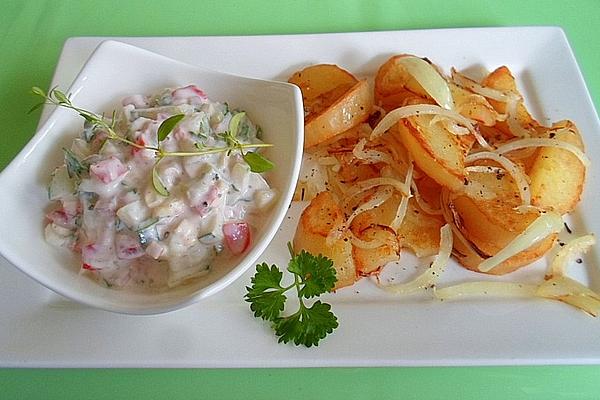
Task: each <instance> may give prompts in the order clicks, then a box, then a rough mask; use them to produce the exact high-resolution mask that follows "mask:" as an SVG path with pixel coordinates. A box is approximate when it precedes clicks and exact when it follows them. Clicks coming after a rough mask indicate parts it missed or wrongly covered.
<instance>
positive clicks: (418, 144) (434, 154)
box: [390, 115, 475, 191]
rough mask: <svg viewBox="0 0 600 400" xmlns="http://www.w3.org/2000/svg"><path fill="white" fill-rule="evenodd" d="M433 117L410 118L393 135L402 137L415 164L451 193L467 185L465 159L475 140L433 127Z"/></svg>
mask: <svg viewBox="0 0 600 400" xmlns="http://www.w3.org/2000/svg"><path fill="white" fill-rule="evenodd" d="M432 118H433V117H431V116H429V115H422V116H418V117H410V118H406V119H405V120H403V121H401V122H399V123H398V124H396V125H395V126H394V127H393V128H392V129H391V130H392V132H390V133H391V134H397V135H399V137H400V140H401V142H402V144H404V146H405V147H406V149H407V150H408V152H409V154H410V156H411V158H412V159H413V160H414V162H415V164H416V165H417V166H418V167H419V168H420V169H421V170H422V171H423V172H424V173H425V174H427V175H429V176H430V177H431V178H432V179H433V180H435V181H436V182H437V183H438V184H440V185H442V186H445V187H447V188H449V189H451V190H452V191H460V190H462V187H463V186H464V182H465V179H466V174H465V157H466V156H467V154H468V152H469V150H470V148H471V146H472V145H473V143H474V140H475V139H474V138H473V137H472V136H471V135H463V136H457V135H454V134H453V133H451V132H449V131H448V130H446V129H444V128H443V127H442V126H440V125H439V124H431V120H432Z"/></svg>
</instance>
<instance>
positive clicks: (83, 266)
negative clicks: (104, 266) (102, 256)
mask: <svg viewBox="0 0 600 400" xmlns="http://www.w3.org/2000/svg"><path fill="white" fill-rule="evenodd" d="M81 268H83V269H85V270H88V271H98V268H94V267H92V266H91V265H90V264H88V263H83V264H82V265H81Z"/></svg>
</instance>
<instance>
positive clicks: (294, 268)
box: [245, 243, 338, 347]
mask: <svg viewBox="0 0 600 400" xmlns="http://www.w3.org/2000/svg"><path fill="white" fill-rule="evenodd" d="M288 247H289V248H290V253H291V254H292V257H291V260H290V262H289V265H288V271H289V272H290V273H292V274H293V276H294V283H293V284H291V285H289V286H286V287H283V286H281V280H282V278H283V272H281V271H280V270H279V268H277V266H276V265H271V267H269V266H268V265H267V264H266V263H262V264H259V265H257V266H256V274H255V275H254V277H252V280H251V283H252V285H251V286H250V287H246V290H247V291H248V292H247V293H246V296H245V299H246V301H247V302H249V303H250V309H251V310H252V311H253V312H254V316H255V317H259V318H262V319H265V320H268V321H271V323H272V325H273V329H274V330H275V334H276V335H277V336H278V337H279V342H280V343H281V342H283V343H288V342H293V343H294V344H295V345H301V344H302V345H304V346H306V347H311V346H318V344H319V341H320V340H321V339H324V338H325V337H326V336H327V335H328V334H330V333H331V332H333V330H334V329H335V328H337V327H338V320H337V317H336V316H335V315H334V314H333V312H331V306H330V305H329V304H327V303H322V302H321V301H320V300H317V301H315V302H314V303H313V304H312V306H310V307H309V306H307V305H306V304H305V303H304V301H305V300H304V299H308V298H311V297H315V296H319V295H321V294H323V293H327V292H330V291H331V290H333V287H334V285H335V282H336V276H335V268H334V267H333V262H332V261H331V260H330V259H328V258H327V257H323V256H322V255H319V256H314V255H312V254H310V253H307V252H305V251H302V252H301V253H300V254H297V255H296V254H294V253H293V250H292V248H291V244H289V243H288ZM292 288H296V292H297V296H298V302H299V307H298V310H297V311H296V312H295V313H293V314H290V315H288V316H281V313H282V312H283V311H284V308H285V302H286V300H287V298H286V296H285V295H284V293H285V292H287V291H288V290H290V289H292Z"/></svg>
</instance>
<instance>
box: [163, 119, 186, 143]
mask: <svg viewBox="0 0 600 400" xmlns="http://www.w3.org/2000/svg"><path fill="white" fill-rule="evenodd" d="M184 117H185V114H175V115H173V116H171V117H169V118H167V119H165V120H164V121H163V122H162V123H161V124H160V126H159V127H158V141H159V142H162V141H163V140H165V139H166V138H167V136H169V134H170V133H171V132H172V131H173V128H175V126H176V125H177V124H178V123H179V121H181V120H182V119H183V118H184Z"/></svg>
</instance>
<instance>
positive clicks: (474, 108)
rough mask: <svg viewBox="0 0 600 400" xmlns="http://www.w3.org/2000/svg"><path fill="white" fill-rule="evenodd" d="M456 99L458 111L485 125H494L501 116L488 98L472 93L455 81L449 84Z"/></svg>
mask: <svg viewBox="0 0 600 400" xmlns="http://www.w3.org/2000/svg"><path fill="white" fill-rule="evenodd" d="M448 86H449V87H450V93H452V98H453V99H454V106H455V107H456V111H457V112H458V113H460V114H462V115H463V116H465V117H468V118H471V119H473V120H475V121H479V122H481V123H482V124H483V125H485V126H494V125H495V124H496V121H497V120H498V118H499V115H498V112H497V111H496V110H495V109H494V107H492V105H491V104H490V103H489V102H488V101H487V99H486V98H485V97H483V96H480V95H478V94H475V93H472V92H470V91H468V90H467V89H463V88H461V87H460V86H457V85H455V84H453V83H450V84H449V85H448Z"/></svg>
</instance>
